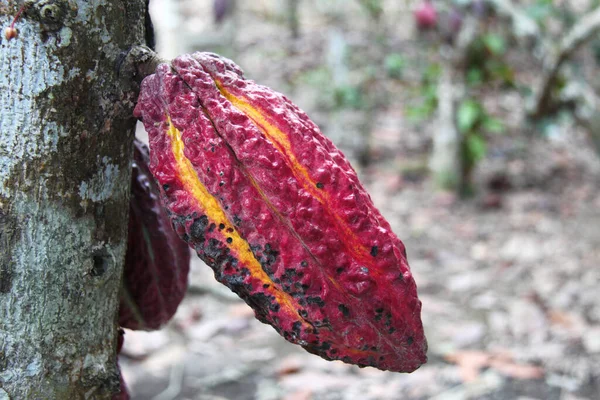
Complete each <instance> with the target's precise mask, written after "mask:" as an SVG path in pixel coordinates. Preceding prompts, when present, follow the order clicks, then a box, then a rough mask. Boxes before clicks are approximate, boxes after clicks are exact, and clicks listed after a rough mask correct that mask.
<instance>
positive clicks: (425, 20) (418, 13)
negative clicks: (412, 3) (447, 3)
mask: <svg viewBox="0 0 600 400" xmlns="http://www.w3.org/2000/svg"><path fill="white" fill-rule="evenodd" d="M415 20H416V22H417V28H419V29H420V30H427V29H434V28H435V27H436V25H437V22H438V15H437V10H436V9H435V6H434V5H433V4H432V3H431V0H423V1H422V2H421V4H419V5H418V6H417V8H416V9H415Z"/></svg>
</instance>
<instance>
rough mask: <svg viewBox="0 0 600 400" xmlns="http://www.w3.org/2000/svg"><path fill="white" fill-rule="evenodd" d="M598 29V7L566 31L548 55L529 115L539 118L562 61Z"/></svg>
mask: <svg viewBox="0 0 600 400" xmlns="http://www.w3.org/2000/svg"><path fill="white" fill-rule="evenodd" d="M599 30H600V7H598V8H596V9H595V10H594V11H593V12H591V13H589V14H587V15H585V16H584V17H583V18H582V19H581V20H580V21H578V22H577V24H576V25H575V26H574V27H573V28H572V29H571V30H570V31H569V32H568V33H567V35H566V36H565V37H564V39H563V40H562V42H561V44H560V47H559V48H558V50H557V51H556V53H555V54H553V55H552V56H550V57H549V60H548V61H549V62H548V64H547V67H546V72H545V73H544V75H543V76H542V79H541V81H540V83H539V86H538V89H537V91H536V96H535V103H534V107H533V109H532V110H531V116H532V117H534V118H539V117H540V116H542V115H544V114H545V112H546V110H547V109H548V108H549V106H550V103H551V100H552V89H553V88H554V86H555V84H556V79H557V77H558V74H559V72H560V69H561V67H562V65H563V64H564V62H565V61H566V60H568V59H569V58H570V57H571V56H572V55H573V53H575V51H577V49H579V48H580V47H581V46H582V45H583V44H585V43H586V42H587V41H588V40H590V39H591V38H592V37H593V36H594V34H596V33H597V32H598V31H599Z"/></svg>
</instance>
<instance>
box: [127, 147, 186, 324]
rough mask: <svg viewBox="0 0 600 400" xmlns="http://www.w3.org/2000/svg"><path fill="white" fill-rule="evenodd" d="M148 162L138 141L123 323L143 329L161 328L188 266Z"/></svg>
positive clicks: (171, 311) (179, 296) (174, 304)
mask: <svg viewBox="0 0 600 400" xmlns="http://www.w3.org/2000/svg"><path fill="white" fill-rule="evenodd" d="M148 163H149V157H148V148H147V147H146V146H145V145H144V144H143V143H141V142H140V141H138V140H136V141H135V144H134V153H133V163H132V174H131V201H130V203H129V204H130V205H129V235H128V244H127V253H126V255H125V271H124V273H123V285H122V290H121V304H120V307H119V325H120V326H122V327H124V328H129V329H141V330H152V329H159V328H160V327H161V325H163V324H165V323H166V322H167V321H169V319H171V317H172V316H173V314H175V311H176V310H177V307H178V306H179V303H181V300H182V299H183V296H184V295H185V291H186V289H187V279H188V272H189V265H190V251H189V249H188V246H187V244H186V243H185V242H184V241H182V240H181V239H180V238H179V236H178V235H177V234H176V233H175V231H174V230H173V228H172V225H171V220H170V218H169V215H168V214H167V210H166V209H165V208H164V207H163V206H162V204H161V199H160V198H161V197H160V196H161V194H160V190H159V188H158V185H157V184H156V182H155V181H154V178H152V175H151V173H150V170H149V169H148Z"/></svg>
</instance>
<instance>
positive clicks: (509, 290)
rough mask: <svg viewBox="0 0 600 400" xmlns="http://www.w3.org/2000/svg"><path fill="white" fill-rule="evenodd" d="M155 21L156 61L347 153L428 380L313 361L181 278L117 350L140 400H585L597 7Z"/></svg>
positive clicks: (597, 117)
mask: <svg viewBox="0 0 600 400" xmlns="http://www.w3.org/2000/svg"><path fill="white" fill-rule="evenodd" d="M150 7H151V13H152V18H153V21H154V26H155V31H156V42H157V50H158V52H159V53H160V54H161V55H162V56H163V57H165V58H173V57H175V56H177V55H179V54H182V53H186V52H192V51H197V50H201V51H213V52H217V53H219V54H221V55H224V56H227V57H229V58H231V59H233V60H234V61H235V62H236V63H237V64H238V65H240V66H241V68H242V69H243V70H244V71H245V74H246V76H247V77H249V78H251V79H253V80H256V81H257V82H259V83H261V84H264V85H268V86H270V87H272V88H274V89H275V90H277V91H280V92H282V93H284V94H286V95H287V96H288V97H289V98H291V99H292V100H293V101H294V102H295V103H296V104H298V105H299V106H300V107H301V108H302V109H304V110H305V111H306V112H307V113H308V115H309V116H310V117H311V118H312V119H313V121H315V122H316V123H317V124H318V125H319V126H320V127H321V129H322V131H323V133H324V134H326V135H327V136H329V137H330V138H331V139H332V140H333V141H334V142H335V143H336V144H337V145H338V147H340V148H341V149H342V150H343V151H344V153H345V154H346V155H347V157H348V158H349V159H350V160H351V162H352V164H353V165H354V167H355V169H356V170H357V172H358V173H359V175H360V177H361V179H362V182H363V183H364V184H365V186H366V187H367V189H368V190H369V192H370V194H371V196H372V198H373V201H374V202H375V204H376V205H377V207H378V208H379V209H380V210H381V212H382V213H383V215H384V216H385V217H386V218H387V219H388V221H389V222H390V224H391V225H392V227H393V229H394V231H395V233H396V234H397V235H398V236H399V237H400V238H401V239H402V240H403V241H404V243H405V244H406V247H407V251H408V257H409V262H410V265H411V268H412V271H413V273H414V276H415V280H416V282H417V285H418V288H419V296H420V298H421V300H422V302H423V321H424V325H425V331H426V334H427V337H428V341H429V354H428V356H429V362H428V363H427V364H426V365H424V366H423V367H421V368H420V369H419V370H417V371H416V372H414V373H412V374H397V373H389V372H382V371H378V370H375V369H372V368H365V369H359V368H357V367H353V366H349V365H346V364H343V363H341V362H327V361H324V360H321V359H320V358H318V357H316V356H313V355H310V354H308V353H306V352H305V351H303V350H302V349H301V348H300V347H297V346H293V345H291V344H289V343H287V342H286V341H284V340H283V338H281V337H279V335H277V333H276V332H275V331H274V330H273V329H272V328H271V327H269V326H267V325H263V324H261V323H260V322H258V321H256V320H255V319H254V317H253V312H252V310H251V309H250V308H249V307H248V306H246V305H245V303H243V302H242V301H241V300H239V299H238V298H237V297H236V296H235V295H233V294H232V293H230V292H229V291H228V289H226V288H225V287H222V286H221V285H220V284H218V283H217V282H216V281H215V280H214V278H213V277H212V271H211V270H210V269H209V268H208V267H207V266H205V265H204V264H203V263H202V262H201V261H200V260H198V259H195V260H194V261H193V265H192V272H191V279H190V289H189V292H188V295H187V297H186V300H185V301H184V303H183V304H182V305H181V306H180V308H179V311H178V312H177V314H176V316H175V318H174V320H173V321H172V322H171V323H170V324H169V325H168V326H167V327H166V328H165V329H163V330H161V331H158V332H153V333H145V332H132V331H127V333H126V336H125V337H126V340H125V347H124V350H123V353H122V355H121V357H120V358H121V365H122V368H123V373H124V375H125V379H126V381H127V382H128V385H129V389H130V392H131V394H132V398H133V399H156V400H159V399H162V400H166V399H201V400H223V399H231V400H246V399H247V400H251V399H257V400H280V399H281V400H338V399H339V400H354V399H357V400H359V399H360V400H370V399H373V400H379V399H381V400H386V399H389V400H397V399H438V400H446V399H448V400H454V399H457V400H458V399H523V400H525V399H528V400H529V399H540V400H541V399H560V400H580V399H581V400H583V399H600V285H599V283H600V266H599V262H600V113H599V112H598V110H599V109H600V74H599V73H598V72H599V71H600V33H599V31H600V8H599V7H600V1H598V0H567V1H559V0H554V1H552V0H520V1H516V0H513V1H510V0H506V1H504V0H454V1H451V0H446V1H421V0H419V1H411V0H278V1H277V0H254V1H242V0H237V1H235V0H152V1H151V2H150ZM140 134H141V135H143V133H140Z"/></svg>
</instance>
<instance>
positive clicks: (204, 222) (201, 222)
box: [190, 215, 208, 242]
mask: <svg viewBox="0 0 600 400" xmlns="http://www.w3.org/2000/svg"><path fill="white" fill-rule="evenodd" d="M207 226H208V217H207V216H206V215H202V216H200V217H199V218H196V219H195V220H194V222H193V223H192V226H190V234H191V236H192V238H193V239H195V240H198V241H199V242H204V231H205V230H206V227H207Z"/></svg>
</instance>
